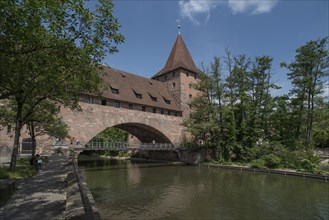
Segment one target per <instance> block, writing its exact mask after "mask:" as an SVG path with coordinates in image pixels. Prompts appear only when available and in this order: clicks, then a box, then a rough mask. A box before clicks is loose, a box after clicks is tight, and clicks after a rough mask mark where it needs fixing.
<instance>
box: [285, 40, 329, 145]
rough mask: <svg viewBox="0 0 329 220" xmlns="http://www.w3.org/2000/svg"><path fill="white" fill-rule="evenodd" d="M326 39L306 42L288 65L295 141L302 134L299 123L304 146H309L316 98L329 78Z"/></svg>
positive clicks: (328, 57) (321, 92)
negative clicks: (326, 78)
mask: <svg viewBox="0 0 329 220" xmlns="http://www.w3.org/2000/svg"><path fill="white" fill-rule="evenodd" d="M327 44H328V37H326V38H320V39H318V40H316V41H309V42H307V43H306V44H305V45H303V46H301V47H300V48H298V49H297V50H296V56H295V61H294V62H292V63H290V64H287V63H282V66H283V67H286V68H287V69H288V70H289V72H288V77H289V79H290V80H291V83H292V85H293V88H292V90H291V91H290V95H291V96H292V101H291V104H292V106H293V111H294V112H295V114H294V115H296V116H297V117H296V118H294V120H295V121H296V122H297V123H296V128H295V131H296V138H299V136H300V135H301V129H302V124H304V122H305V124H306V128H305V136H304V137H305V146H306V147H307V148H309V147H310V143H311V136H312V128H313V119H314V110H315V99H316V98H317V97H319V96H321V95H322V94H323V92H324V83H325V77H328V74H329V73H328V68H329V56H328V51H327V49H326V47H327Z"/></svg>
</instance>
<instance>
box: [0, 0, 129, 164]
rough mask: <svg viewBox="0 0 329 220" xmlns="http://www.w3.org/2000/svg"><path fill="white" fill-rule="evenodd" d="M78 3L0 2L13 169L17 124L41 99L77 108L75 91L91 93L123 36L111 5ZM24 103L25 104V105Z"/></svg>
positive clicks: (2, 93) (2, 92) (1, 73)
mask: <svg viewBox="0 0 329 220" xmlns="http://www.w3.org/2000/svg"><path fill="white" fill-rule="evenodd" d="M94 8H95V9H94V10H92V9H89V8H87V7H86V6H85V1H83V0H73V1H68V0H62V1H57V0H45V1H39V0H29V1H0V30H1V31H0V62H1V63H5V64H6V65H1V67H0V98H2V99H3V98H10V99H12V100H13V101H14V103H13V106H14V107H13V109H14V112H15V119H14V124H15V138H14V146H13V151H12V157H11V163H10V168H11V169H15V166H16V158H17V154H18V147H19V138H20V132H21V129H22V126H23V125H24V124H25V123H26V122H27V121H29V118H30V116H31V115H32V114H33V113H34V111H35V109H36V108H37V107H38V106H39V105H41V104H42V103H43V102H45V101H47V102H49V103H53V104H54V105H64V106H65V107H70V108H77V107H78V105H77V100H76V99H75V98H74V97H76V96H77V94H78V93H79V92H85V93H95V92H97V90H98V88H99V86H100V83H101V80H100V76H99V74H98V70H99V68H100V65H98V64H99V63H100V62H101V61H102V59H103V58H104V56H105V55H106V54H108V53H114V52H117V47H116V45H117V44H118V43H121V42H123V40H124V38H123V36H122V35H121V34H118V33H117V31H118V29H119V27H120V25H119V23H118V21H117V19H116V18H115V17H114V16H113V3H112V1H110V0H99V1H98V4H97V5H95V7H94ZM27 103H28V105H27Z"/></svg>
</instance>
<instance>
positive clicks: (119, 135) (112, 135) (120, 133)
mask: <svg viewBox="0 0 329 220" xmlns="http://www.w3.org/2000/svg"><path fill="white" fill-rule="evenodd" d="M127 139H128V133H127V132H126V131H124V130H121V129H119V128H115V127H111V128H107V129H105V130H104V131H102V132H100V133H99V134H97V135H96V136H95V137H93V139H91V140H90V142H111V141H121V142H124V141H127Z"/></svg>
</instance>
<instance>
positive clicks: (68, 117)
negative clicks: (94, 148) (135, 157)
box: [61, 102, 184, 144]
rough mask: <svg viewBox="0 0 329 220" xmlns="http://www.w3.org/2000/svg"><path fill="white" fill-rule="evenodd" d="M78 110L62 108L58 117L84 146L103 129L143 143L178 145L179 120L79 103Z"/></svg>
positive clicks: (180, 136) (181, 134) (181, 135)
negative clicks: (128, 136)
mask: <svg viewBox="0 0 329 220" xmlns="http://www.w3.org/2000/svg"><path fill="white" fill-rule="evenodd" d="M79 104H80V106H81V111H79V112H74V111H71V110H69V109H67V108H63V109H61V116H62V118H63V120H64V122H65V123H66V124H68V126H69V135H70V136H71V137H74V138H75V139H79V141H80V142H81V143H82V144H83V143H88V142H89V141H90V140H91V139H92V138H93V137H94V136H96V135H97V134H98V133H100V132H102V131H103V130H105V129H106V128H109V127H115V128H119V129H122V130H125V131H127V132H129V133H130V134H133V135H134V136H136V137H137V138H138V139H139V140H140V141H141V142H143V143H152V141H153V140H154V141H156V142H157V143H173V144H175V143H180V142H181V141H182V139H183V132H184V129H183V127H182V126H181V123H182V118H181V117H175V116H168V115H161V114H154V113H150V112H143V111H137V110H130V109H123V108H114V107H109V106H102V105H96V104H88V103H82V102H81V103H79Z"/></svg>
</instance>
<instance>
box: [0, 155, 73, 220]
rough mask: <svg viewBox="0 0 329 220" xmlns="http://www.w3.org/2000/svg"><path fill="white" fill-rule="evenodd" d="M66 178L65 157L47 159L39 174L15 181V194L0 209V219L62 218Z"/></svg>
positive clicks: (57, 156) (63, 216) (64, 204)
mask: <svg viewBox="0 0 329 220" xmlns="http://www.w3.org/2000/svg"><path fill="white" fill-rule="evenodd" d="M66 178H67V157H64V156H59V155H56V156H51V157H49V162H48V163H47V164H45V165H44V167H43V170H42V171H40V172H39V173H38V174H36V175H35V176H33V177H30V178H26V179H22V180H18V181H17V182H16V189H17V190H16V192H15V193H14V195H13V196H12V197H11V198H10V199H9V201H8V202H7V203H6V204H5V205H4V206H3V207H1V208H0V219H3V220H7V219H8V220H12V219H15V220H16V219H65V208H66V185H67V183H66Z"/></svg>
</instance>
